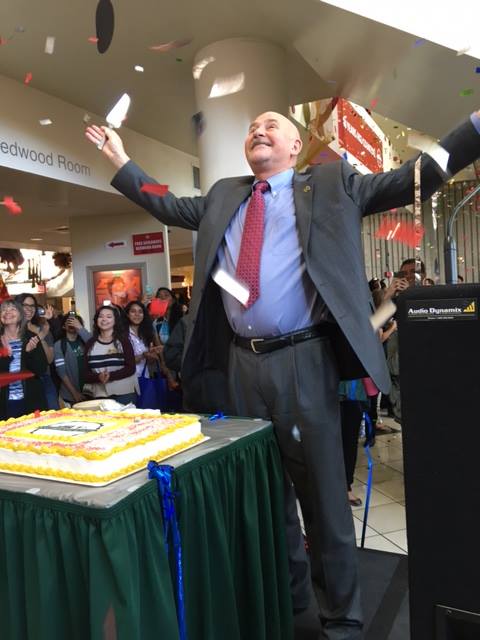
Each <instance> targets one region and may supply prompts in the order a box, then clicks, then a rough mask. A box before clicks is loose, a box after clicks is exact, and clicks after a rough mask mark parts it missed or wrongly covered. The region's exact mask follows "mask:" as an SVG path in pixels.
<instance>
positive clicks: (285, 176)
mask: <svg viewBox="0 0 480 640" xmlns="http://www.w3.org/2000/svg"><path fill="white" fill-rule="evenodd" d="M293 173H294V171H293V168H292V167H290V168H289V169H286V170H285V171H281V172H280V173H276V174H275V175H274V176H270V178H268V180H267V182H268V184H269V185H270V190H271V192H272V193H274V192H277V193H278V191H280V189H283V187H286V186H287V185H289V184H291V183H292V180H293ZM257 182H260V181H259V180H257V179H256V178H255V180H254V181H253V184H254V185H255V184H257Z"/></svg>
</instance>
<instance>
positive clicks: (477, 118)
mask: <svg viewBox="0 0 480 640" xmlns="http://www.w3.org/2000/svg"><path fill="white" fill-rule="evenodd" d="M470 120H471V121H472V124H473V126H474V127H475V129H476V130H477V133H478V134H480V115H479V114H478V113H477V112H475V113H472V115H471V116H470Z"/></svg>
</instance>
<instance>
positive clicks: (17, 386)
mask: <svg viewBox="0 0 480 640" xmlns="http://www.w3.org/2000/svg"><path fill="white" fill-rule="evenodd" d="M46 369H47V358H46V356H45V351H44V349H43V344H42V339H41V338H40V336H39V335H38V333H34V332H32V331H30V330H29V329H28V328H27V323H26V319H25V315H24V312H23V307H22V305H21V304H19V303H18V302H14V301H12V300H5V301H4V302H2V304H1V305H0V373H17V372H20V371H22V372H23V371H28V372H31V373H33V374H34V376H33V377H30V378H26V379H25V380H19V381H16V382H12V383H11V384H9V385H5V386H2V387H1V388H0V419H2V420H5V419H7V418H17V417H18V416H22V415H25V414H27V413H31V412H32V411H35V410H36V409H40V410H44V409H47V402H46V398H45V392H44V387H43V384H42V381H41V379H40V378H41V376H42V375H43V374H44V373H45V370H46Z"/></svg>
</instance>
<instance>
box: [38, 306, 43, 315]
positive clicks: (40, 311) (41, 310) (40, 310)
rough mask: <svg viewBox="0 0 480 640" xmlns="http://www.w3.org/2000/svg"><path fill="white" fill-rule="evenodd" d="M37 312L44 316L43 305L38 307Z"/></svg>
mask: <svg viewBox="0 0 480 640" xmlns="http://www.w3.org/2000/svg"><path fill="white" fill-rule="evenodd" d="M37 314H38V315H39V316H44V315H45V309H43V307H38V309H37Z"/></svg>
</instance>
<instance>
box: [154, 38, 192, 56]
mask: <svg viewBox="0 0 480 640" xmlns="http://www.w3.org/2000/svg"><path fill="white" fill-rule="evenodd" d="M192 40H193V38H184V39H183V40H172V41H171V42H166V43H165V44H155V45H152V46H151V47H149V49H150V51H159V52H160V53H167V52H168V51H172V49H180V48H181V47H186V46H187V44H190V43H191V42H192Z"/></svg>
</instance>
